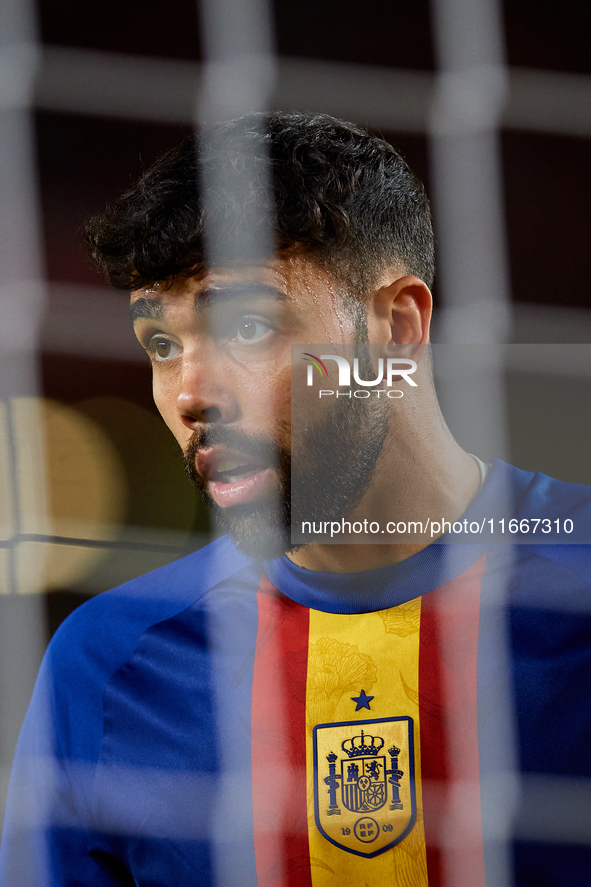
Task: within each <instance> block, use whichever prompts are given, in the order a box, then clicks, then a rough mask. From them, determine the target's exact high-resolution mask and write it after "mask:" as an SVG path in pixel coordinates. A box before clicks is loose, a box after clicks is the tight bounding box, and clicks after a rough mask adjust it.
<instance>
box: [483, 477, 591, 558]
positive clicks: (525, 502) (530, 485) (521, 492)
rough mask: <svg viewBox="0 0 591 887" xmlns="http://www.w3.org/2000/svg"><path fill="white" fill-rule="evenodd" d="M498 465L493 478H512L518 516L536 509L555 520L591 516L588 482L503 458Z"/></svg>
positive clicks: (590, 492)
mask: <svg viewBox="0 0 591 887" xmlns="http://www.w3.org/2000/svg"><path fill="white" fill-rule="evenodd" d="M494 468H495V469H496V471H494V472H493V477H494V476H495V475H497V476H499V475H500V477H501V478H502V476H505V477H507V478H508V480H509V483H510V488H511V492H512V494H513V498H514V507H515V509H516V512H518V514H516V516H519V517H521V516H523V517H528V516H530V515H527V514H525V511H527V510H529V511H530V512H533V511H535V512H536V515H535V516H538V514H537V512H540V511H541V510H543V509H545V510H546V512H547V514H546V515H545V516H547V517H548V518H551V519H553V518H557V517H559V518H560V517H564V518H565V519H566V518H568V517H571V518H574V515H575V514H580V515H581V516H591V487H589V486H586V485H585V484H574V483H569V482H567V481H562V480H557V479H556V478H554V477H549V476H548V475H547V474H542V473H541V472H540V471H535V472H534V471H523V470H522V469H521V468H516V467H515V466H513V465H507V464H506V463H504V462H501V460H495V463H494ZM499 469H500V472H499ZM491 480H492V478H491ZM531 516H533V515H531ZM589 541H591V539H590V540H589Z"/></svg>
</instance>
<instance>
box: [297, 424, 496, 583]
mask: <svg viewBox="0 0 591 887" xmlns="http://www.w3.org/2000/svg"><path fill="white" fill-rule="evenodd" d="M423 415H425V414H423ZM427 415H431V416H432V419H431V422H430V423H429V425H428V426H427V427H426V423H424V422H421V428H420V433H414V434H413V433H412V424H414V427H415V428H416V422H415V423H412V424H411V423H409V427H408V428H407V429H406V431H407V433H406V434H405V433H404V430H405V429H404V427H402V428H401V426H400V424H399V425H397V427H396V429H395V432H391V433H390V434H389V436H388V438H387V440H386V444H385V446H384V450H383V452H382V454H381V456H380V458H379V460H378V463H377V464H376V468H375V470H374V474H373V476H372V480H371V483H370V486H369V488H368V490H367V492H366V494H365V496H364V497H363V500H362V501H361V503H360V504H359V506H358V507H357V508H356V509H355V510H354V512H352V514H351V515H350V516H349V515H348V516H347V519H348V520H351V522H352V521H354V520H360V519H361V520H363V518H368V519H369V520H371V521H378V522H379V523H380V525H381V526H385V525H386V524H387V523H388V522H389V521H394V522H395V523H398V522H399V521H403V522H405V523H408V522H409V521H420V522H421V523H423V524H424V523H425V522H426V521H428V520H437V521H443V520H445V521H449V522H450V523H453V522H454V521H456V520H457V519H458V518H459V517H460V516H461V515H462V514H463V513H464V511H465V510H466V508H467V507H468V505H469V504H470V502H471V501H472V499H473V498H474V496H475V495H476V494H477V493H478V491H479V489H480V472H479V469H478V465H477V464H476V461H475V460H474V459H473V458H472V456H470V455H469V454H468V453H466V452H465V451H464V450H462V448H461V447H460V446H459V445H458V444H457V443H456V441H455V440H454V438H453V437H452V435H451V433H450V431H449V429H448V428H447V426H446V425H445V423H444V422H443V419H442V417H441V414H440V413H439V410H438V409H437V410H433V411H429V412H428V413H427ZM402 425H404V423H402ZM401 432H402V433H401ZM437 538H438V536H437V535H435V536H433V537H432V538H431V537H430V536H429V537H428V538H427V537H422V536H421V537H417V541H416V542H415V541H414V540H408V539H407V540H405V542H404V544H399V543H398V544H397V543H394V544H392V543H385V544H374V545H370V544H346V543H345V544H310V545H306V546H304V547H303V548H300V549H298V550H297V551H294V552H291V553H290V554H288V557H289V558H290V560H292V561H293V563H294V564H297V565H298V566H300V567H304V568H305V569H308V570H317V571H322V572H332V573H355V572H360V571H363V570H371V569H374V568H376V567H382V566H387V565H390V564H395V563H399V562H400V561H403V560H406V559H407V558H409V557H411V556H412V555H413V554H416V553H417V552H419V551H421V550H422V549H424V548H426V547H427V546H428V545H429V544H430V543H431V542H433V541H435V540H436V539H437Z"/></svg>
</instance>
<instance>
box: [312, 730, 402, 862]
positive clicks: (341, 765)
mask: <svg viewBox="0 0 591 887" xmlns="http://www.w3.org/2000/svg"><path fill="white" fill-rule="evenodd" d="M314 811H315V818H316V825H317V827H318V829H319V830H320V832H321V834H322V835H323V836H324V837H325V838H326V840H327V841H330V842H331V843H332V844H336V846H337V847H340V848H341V850H346V851H347V852H348V853H355V854H357V856H366V857H372V856H377V855H378V854H379V853H384V851H385V850H389V849H390V847H394V845H395V844H398V843H399V842H400V841H402V839H403V838H404V837H405V836H406V835H407V834H408V833H409V831H410V830H411V828H412V827H413V825H414V823H415V819H416V800H415V782H414V750H413V721H412V718H409V717H399V718H376V719H373V720H371V721H342V722H340V723H338V724H318V726H316V727H314Z"/></svg>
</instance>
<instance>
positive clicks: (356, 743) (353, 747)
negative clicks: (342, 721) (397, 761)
mask: <svg viewBox="0 0 591 887" xmlns="http://www.w3.org/2000/svg"><path fill="white" fill-rule="evenodd" d="M370 740H371V742H370ZM383 745H384V740H383V739H382V737H381V736H366V735H365V734H364V732H363V730H362V731H361V736H352V737H351V738H350V739H345V741H344V742H342V743H341V748H342V749H343V751H344V752H345V753H346V754H347V755H348V756H349V757H350V758H357V757H360V756H361V755H377V754H378V752H380V751H381V750H382V747H383Z"/></svg>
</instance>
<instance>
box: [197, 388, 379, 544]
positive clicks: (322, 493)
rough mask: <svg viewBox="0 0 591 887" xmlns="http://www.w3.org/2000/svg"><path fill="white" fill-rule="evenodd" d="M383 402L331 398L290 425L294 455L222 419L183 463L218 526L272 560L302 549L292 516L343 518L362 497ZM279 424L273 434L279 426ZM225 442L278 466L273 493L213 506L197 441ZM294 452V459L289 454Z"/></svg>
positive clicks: (371, 467) (376, 444) (199, 433)
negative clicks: (198, 465) (297, 425)
mask: <svg viewBox="0 0 591 887" xmlns="http://www.w3.org/2000/svg"><path fill="white" fill-rule="evenodd" d="M387 414H388V404H387V403H386V402H385V400H382V399H381V398H376V399H375V400H371V399H369V398H367V399H364V400H350V399H348V398H343V399H342V400H336V402H335V403H334V405H333V406H332V409H331V410H330V411H329V412H328V414H327V416H326V420H325V421H323V422H322V423H321V424H317V425H316V426H315V427H312V428H308V429H307V430H306V432H305V435H304V434H303V433H298V432H297V430H296V433H295V434H294V433H293V431H292V447H293V453H290V452H289V451H288V450H287V449H285V448H283V447H281V446H279V445H277V444H275V443H274V442H273V441H269V440H268V439H266V438H261V437H258V438H255V437H252V436H250V435H245V434H244V433H243V432H240V431H237V430H234V429H231V428H229V427H227V426H224V425H212V426H210V427H209V428H207V429H206V430H204V431H196V432H195V433H194V434H193V437H192V438H191V441H190V443H189V446H188V448H187V451H186V453H185V468H186V472H187V475H188V477H189V478H190V480H191V481H192V482H193V483H194V484H195V486H196V487H197V489H198V490H199V491H200V493H201V495H202V496H203V498H204V499H205V501H206V502H207V503H208V504H209V505H210V506H211V507H212V508H213V511H214V515H215V518H216V520H217V523H218V525H219V526H220V528H221V529H222V530H224V531H225V532H227V533H228V534H229V536H230V537H231V539H232V541H233V542H234V544H235V545H236V547H237V548H238V549H240V551H242V552H244V553H245V554H247V555H248V556H249V557H252V558H254V559H255V560H272V559H273V558H277V557H281V556H282V555H284V554H285V553H286V552H287V551H293V550H295V549H296V548H298V547H300V546H298V545H294V544H293V543H292V541H291V527H292V522H293V525H294V526H296V527H299V526H301V524H302V521H304V520H306V521H320V520H322V521H330V520H340V518H341V517H347V516H348V515H349V514H350V513H351V512H352V511H353V509H354V508H355V507H356V506H357V505H358V504H359V502H360V501H361V499H362V498H363V496H364V495H365V493H366V491H367V488H368V486H369V483H370V481H371V478H372V475H373V472H374V469H375V466H376V462H377V460H378V457H379V455H380V453H381V452H382V449H383V446H384V442H385V440H386V436H387V433H388V420H387ZM282 431H283V433H284V435H285V433H286V429H285V428H278V429H277V437H276V439H277V440H281V432H282ZM215 445H220V446H227V447H229V448H233V449H238V450H240V451H241V452H243V453H245V454H248V455H251V456H253V457H254V461H256V462H260V463H261V464H266V465H270V466H275V467H276V468H277V473H278V477H279V485H278V489H277V491H276V493H275V494H274V495H272V496H266V497H265V498H264V499H261V500H259V501H257V502H253V503H248V504H245V505H236V506H232V507H231V508H219V506H218V505H217V504H216V503H215V502H214V501H213V500H212V499H211V497H210V495H209V493H208V491H207V487H206V482H205V481H204V479H203V478H202V477H201V476H200V475H199V474H198V473H197V471H196V469H195V456H196V454H197V451H198V450H199V449H200V448H201V447H206V446H215ZM292 457H293V458H292Z"/></svg>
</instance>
